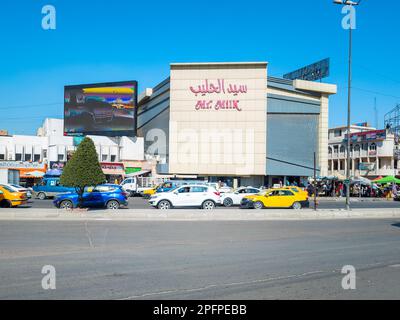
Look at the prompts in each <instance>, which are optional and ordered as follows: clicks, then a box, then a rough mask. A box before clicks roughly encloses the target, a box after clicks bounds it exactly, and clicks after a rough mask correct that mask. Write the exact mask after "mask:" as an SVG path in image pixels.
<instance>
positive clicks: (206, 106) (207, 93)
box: [189, 79, 247, 111]
mask: <svg viewBox="0 0 400 320" xmlns="http://www.w3.org/2000/svg"><path fill="white" fill-rule="evenodd" d="M189 90H190V91H191V92H192V93H193V94H194V95H195V96H196V97H199V96H200V97H203V99H198V100H197V102H196V105H195V106H194V108H195V110H210V109H214V110H237V111H242V109H241V108H240V106H239V104H240V99H239V98H238V97H239V96H240V95H243V94H246V93H247V85H245V84H240V83H239V84H238V83H232V82H229V81H227V80H225V79H217V80H215V81H212V80H208V79H206V80H204V81H202V82H201V83H200V84H198V85H195V86H191V87H190V88H189ZM217 94H225V95H226V94H228V95H232V99H220V98H218V96H216V95H217ZM213 97H214V99H212V98H213Z"/></svg>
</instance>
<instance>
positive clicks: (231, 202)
mask: <svg viewBox="0 0 400 320" xmlns="http://www.w3.org/2000/svg"><path fill="white" fill-rule="evenodd" d="M231 205H233V200H232V199H231V198H226V199H224V206H225V207H230V206H231Z"/></svg>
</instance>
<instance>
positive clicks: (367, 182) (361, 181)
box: [351, 177, 372, 185]
mask: <svg viewBox="0 0 400 320" xmlns="http://www.w3.org/2000/svg"><path fill="white" fill-rule="evenodd" d="M351 183H356V184H364V185H371V183H372V181H371V180H369V179H367V178H364V177H355V178H354V179H352V180H351Z"/></svg>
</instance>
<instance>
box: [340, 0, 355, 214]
mask: <svg viewBox="0 0 400 320" xmlns="http://www.w3.org/2000/svg"><path fill="white" fill-rule="evenodd" d="M360 2H361V0H359V1H357V2H356V1H350V0H333V3H334V4H340V5H345V6H358V5H359V4H360ZM352 30H353V26H352V23H351V20H350V27H349V74H348V87H347V167H346V210H350V161H351V160H350V126H351V63H352V43H353V33H352Z"/></svg>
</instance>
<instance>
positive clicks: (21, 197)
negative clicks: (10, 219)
mask: <svg viewBox="0 0 400 320" xmlns="http://www.w3.org/2000/svg"><path fill="white" fill-rule="evenodd" d="M0 191H1V192H2V197H1V196H0V200H1V201H0V207H3V208H9V207H17V206H20V205H24V204H26V202H27V200H28V197H27V195H26V193H25V192H19V191H18V190H17V189H15V188H14V187H12V186H9V185H6V184H0Z"/></svg>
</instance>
